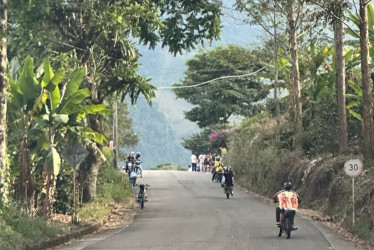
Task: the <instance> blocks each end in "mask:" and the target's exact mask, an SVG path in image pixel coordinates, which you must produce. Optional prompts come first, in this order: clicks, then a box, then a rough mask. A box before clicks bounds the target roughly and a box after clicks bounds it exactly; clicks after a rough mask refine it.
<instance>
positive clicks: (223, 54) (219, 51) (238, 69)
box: [174, 45, 268, 127]
mask: <svg viewBox="0 0 374 250" xmlns="http://www.w3.org/2000/svg"><path fill="white" fill-rule="evenodd" d="M256 61H257V60H256V58H255V57H253V55H252V53H251V51H249V50H247V49H245V48H243V47H240V46H237V45H229V46H227V47H218V48H215V49H213V50H211V51H206V52H201V53H199V54H198V55H196V56H195V57H194V58H192V59H191V60H189V61H188V62H187V66H188V69H187V71H186V72H185V77H184V79H183V80H182V82H181V83H179V84H175V85H174V86H175V87H176V88H174V92H175V94H176V95H177V96H178V97H179V98H183V99H185V100H186V101H188V102H189V103H191V104H194V105H196V107H194V108H192V109H191V110H189V111H187V112H186V114H185V115H186V118H187V119H189V120H191V121H193V122H197V123H198V125H199V126H200V127H207V126H209V125H213V124H217V123H227V121H228V119H229V118H230V117H231V116H232V115H239V116H250V115H253V114H256V113H258V112H259V111H260V108H259V104H258V102H259V101H261V100H262V99H264V98H265V97H266V96H267V94H268V90H265V89H264V88H263V84H262V83H261V82H260V80H259V79H256V78H255V77H254V75H250V74H251V73H253V72H254V71H257V70H259V69H261V68H262V66H261V65H259V64H258V63H257V62H256ZM246 74H248V76H241V75H246ZM232 76H234V77H232ZM235 76H240V77H235ZM217 78H221V79H217ZM214 79H217V80H214ZM212 80H214V81H212ZM207 81H210V82H207ZM204 82H207V83H206V84H200V83H204ZM199 84H200V85H199ZM193 85H198V86H196V87H193Z"/></svg>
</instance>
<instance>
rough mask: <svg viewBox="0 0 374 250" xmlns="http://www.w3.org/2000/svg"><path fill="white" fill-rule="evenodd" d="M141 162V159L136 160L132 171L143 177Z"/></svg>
mask: <svg viewBox="0 0 374 250" xmlns="http://www.w3.org/2000/svg"><path fill="white" fill-rule="evenodd" d="M142 163H143V162H142V161H141V160H136V161H135V164H134V171H135V173H136V174H137V175H140V177H141V178H143V167H142V165H141V164H142Z"/></svg>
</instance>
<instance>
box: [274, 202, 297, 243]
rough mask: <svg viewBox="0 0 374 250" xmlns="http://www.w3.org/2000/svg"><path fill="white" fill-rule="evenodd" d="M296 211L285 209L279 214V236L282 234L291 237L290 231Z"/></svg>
mask: <svg viewBox="0 0 374 250" xmlns="http://www.w3.org/2000/svg"><path fill="white" fill-rule="evenodd" d="M295 214H296V211H295V210H290V209H287V210H285V211H284V212H281V214H280V224H279V234H278V236H279V237H281V236H282V234H283V233H284V234H286V235H287V239H289V238H290V237H291V231H292V230H295V229H293V222H294V218H295Z"/></svg>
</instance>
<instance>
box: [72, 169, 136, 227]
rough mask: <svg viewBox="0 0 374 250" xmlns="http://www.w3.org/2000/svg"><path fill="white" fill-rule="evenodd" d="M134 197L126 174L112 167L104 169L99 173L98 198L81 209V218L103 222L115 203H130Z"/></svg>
mask: <svg viewBox="0 0 374 250" xmlns="http://www.w3.org/2000/svg"><path fill="white" fill-rule="evenodd" d="M132 196H133V192H132V190H131V189H130V185H129V181H128V178H127V175H126V174H123V173H121V172H119V171H118V170H116V169H114V168H112V167H102V168H101V169H100V172H99V181H98V186H97V198H96V199H95V200H94V201H92V202H90V203H87V204H84V205H83V206H82V207H81V209H80V210H79V218H81V219H83V220H97V221H103V220H105V219H106V218H107V216H108V214H109V212H110V204H111V203H112V202H113V201H114V202H118V203H120V202H126V203H128V202H129V201H130V199H131V198H132Z"/></svg>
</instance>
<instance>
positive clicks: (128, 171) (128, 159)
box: [126, 152, 135, 173]
mask: <svg viewBox="0 0 374 250" xmlns="http://www.w3.org/2000/svg"><path fill="white" fill-rule="evenodd" d="M134 161H135V157H134V152H131V153H130V154H129V155H128V156H127V158H126V173H130V172H131V170H132V167H133V166H134ZM129 163H131V167H130V166H129Z"/></svg>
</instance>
